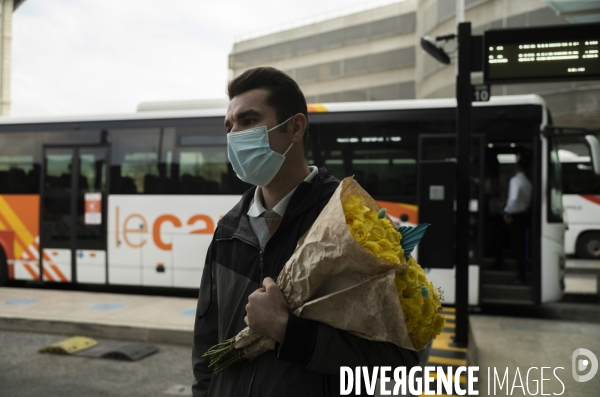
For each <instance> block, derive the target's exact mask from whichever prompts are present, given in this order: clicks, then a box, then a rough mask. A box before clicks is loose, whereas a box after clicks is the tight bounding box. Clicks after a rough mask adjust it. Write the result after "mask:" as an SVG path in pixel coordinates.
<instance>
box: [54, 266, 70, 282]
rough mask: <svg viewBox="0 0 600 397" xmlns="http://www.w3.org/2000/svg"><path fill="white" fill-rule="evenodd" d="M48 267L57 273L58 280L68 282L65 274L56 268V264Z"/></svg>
mask: <svg viewBox="0 0 600 397" xmlns="http://www.w3.org/2000/svg"><path fill="white" fill-rule="evenodd" d="M50 267H51V268H52V270H54V273H56V274H57V275H58V278H60V280H61V281H62V282H63V283H68V282H69V280H68V279H67V278H66V277H65V275H64V274H63V273H62V272H61V271H60V269H59V268H58V266H56V265H50Z"/></svg>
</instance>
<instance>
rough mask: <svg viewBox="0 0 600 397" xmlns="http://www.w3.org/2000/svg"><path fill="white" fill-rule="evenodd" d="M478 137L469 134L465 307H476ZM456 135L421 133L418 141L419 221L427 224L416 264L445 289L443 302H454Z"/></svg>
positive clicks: (479, 195) (479, 192) (479, 241)
mask: <svg viewBox="0 0 600 397" xmlns="http://www.w3.org/2000/svg"><path fill="white" fill-rule="evenodd" d="M482 150H483V139H482V136H481V135H476V134H472V135H471V151H470V156H469V157H470V167H469V174H470V175H469V180H470V189H469V190H470V192H469V230H466V231H465V233H468V234H469V290H470V291H469V303H470V304H473V305H475V304H478V299H479V288H478V285H479V266H478V265H479V263H480V261H481V257H480V255H481V252H482V250H481V246H482V239H481V236H482V233H481V227H482V221H481V219H480V218H481V212H480V211H479V207H480V206H479V203H480V202H481V198H482V194H483V193H482V185H481V183H480V181H481V180H482V171H483V168H482V164H481V157H482ZM455 184H456V137H455V135H454V134H452V135H450V134H421V135H420V137H419V162H418V199H417V202H418V207H419V223H430V224H431V226H430V227H429V229H428V230H427V234H426V238H424V239H423V240H422V241H421V243H419V258H418V260H419V263H420V264H421V266H423V268H425V269H426V271H427V272H428V277H429V279H430V280H431V281H432V282H433V284H434V285H436V286H440V287H441V288H442V290H443V291H444V301H445V302H446V303H450V304H452V303H454V299H455V280H454V274H455V269H454V266H455V263H454V262H455V261H454V252H455V251H454V247H455V239H454V233H455V231H454V222H455V209H456V187H455Z"/></svg>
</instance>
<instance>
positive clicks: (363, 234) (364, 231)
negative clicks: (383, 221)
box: [350, 220, 370, 244]
mask: <svg viewBox="0 0 600 397" xmlns="http://www.w3.org/2000/svg"><path fill="white" fill-rule="evenodd" d="M369 230H370V226H369V225H367V224H366V223H365V222H361V221H359V220H355V221H354V222H352V225H351V226H350V233H352V237H354V239H355V240H356V241H358V242H359V243H361V244H362V243H363V242H364V241H365V240H366V239H367V235H368V234H369Z"/></svg>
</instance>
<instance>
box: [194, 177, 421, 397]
mask: <svg viewBox="0 0 600 397" xmlns="http://www.w3.org/2000/svg"><path fill="white" fill-rule="evenodd" d="M339 183H340V182H339V180H338V179H336V178H335V177H333V176H331V175H330V174H329V172H327V170H325V169H324V168H322V169H321V170H319V173H318V175H317V176H316V177H315V178H314V180H313V181H312V182H311V183H307V182H302V183H301V184H300V185H299V186H298V188H297V189H296V191H295V192H294V194H293V195H292V198H291V200H290V202H289V205H288V207H287V210H286V212H285V216H284V217H283V219H282V221H281V224H280V225H279V227H278V228H277V230H276V231H275V233H273V235H272V236H271V238H270V240H269V241H268V243H267V245H266V246H265V249H264V252H261V250H260V248H259V243H258V239H257V237H256V235H255V234H254V232H253V230H252V228H251V227H250V223H249V220H248V215H247V212H248V208H249V206H250V202H251V201H252V198H253V197H254V190H255V188H252V189H250V190H248V191H247V192H246V193H244V195H243V196H242V199H241V200H240V202H239V203H238V204H236V206H235V207H234V208H233V209H232V210H231V211H229V213H227V215H225V217H224V218H223V219H221V221H220V222H219V223H218V226H217V229H216V231H215V234H214V237H213V241H212V243H211V245H210V248H209V250H208V254H207V258H206V263H205V266H204V272H203V274H202V282H201V285H200V294H199V297H198V308H197V311H196V324H195V327H194V347H193V351H192V365H193V370H194V377H195V381H194V384H193V387H192V389H193V394H194V396H195V397H199V396H216V397H243V396H261V397H280V396H285V397H295V396H298V397H307V396H311V397H318V396H338V395H339V394H340V376H339V373H340V366H349V367H357V366H369V367H372V366H383V365H386V366H391V367H399V366H408V367H411V366H413V365H416V364H417V362H418V357H417V353H416V352H413V351H410V350H405V349H401V348H399V347H397V346H395V345H393V344H391V343H385V342H374V341H369V340H366V339H362V338H359V337H356V336H353V335H350V334H349V333H348V332H346V331H342V330H339V329H336V328H332V327H330V326H328V325H325V324H323V323H318V322H315V321H311V320H306V319H301V318H299V317H296V316H294V315H290V318H289V320H288V325H287V329H286V333H285V340H284V342H283V343H282V344H281V345H279V344H277V346H276V349H275V352H267V353H265V354H263V355H261V356H259V357H258V358H256V359H255V360H253V361H244V362H242V363H239V364H236V365H234V366H232V367H230V368H228V369H227V370H225V371H223V372H221V373H219V374H218V375H214V374H213V370H212V368H208V360H207V359H204V358H202V357H201V356H202V354H203V353H204V352H206V350H208V348H210V347H211V346H213V345H215V344H217V343H219V342H222V341H224V340H226V339H229V338H231V337H233V336H235V335H236V334H237V333H238V332H239V331H241V330H242V329H243V328H245V326H246V325H245V323H244V316H245V315H246V310H245V307H246V304H247V303H248V295H250V294H251V293H252V292H254V291H255V290H256V289H257V288H259V286H260V285H261V284H262V280H263V279H264V278H265V277H271V278H273V279H274V280H276V279H277V276H278V275H279V272H280V271H281V269H282V268H283V265H284V264H285V263H286V262H287V260H288V259H289V258H290V256H291V255H292V253H293V252H294V249H295V248H296V245H297V242H298V240H299V239H300V237H301V236H302V235H303V234H304V233H305V232H306V231H307V230H308V229H309V228H310V226H311V225H312V224H313V222H314V221H315V220H316V218H317V216H318V215H319V214H320V212H321V210H322V209H323V208H324V207H325V205H326V204H327V202H328V201H329V199H330V198H331V196H332V194H333V192H334V191H335V189H336V188H337V186H338V184H339ZM364 390H365V388H364V385H363V387H362V391H363V393H364Z"/></svg>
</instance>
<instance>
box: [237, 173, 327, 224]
mask: <svg viewBox="0 0 600 397" xmlns="http://www.w3.org/2000/svg"><path fill="white" fill-rule="evenodd" d="M308 168H309V169H310V174H308V176H307V177H306V178H304V181H303V182H307V183H311V182H312V180H313V179H315V176H317V174H318V173H319V169H318V168H317V167H315V166H314V165H311V166H309V167H308ZM296 189H298V187H295V188H294V189H293V190H292V191H291V192H289V193H288V194H287V195H286V196H285V197H284V198H282V199H281V201H280V202H279V203H277V205H275V207H273V211H274V212H275V213H277V215H279V216H281V217H283V214H284V213H285V210H286V209H287V206H288V204H289V203H290V200H291V198H292V195H293V194H294V192H295V191H296ZM263 201H264V200H263V193H262V188H261V187H260V186H258V187H257V188H256V190H255V191H254V198H253V199H252V202H251V203H250V209H249V210H248V216H251V217H254V218H257V217H259V216H261V215H262V214H263V213H264V212H265V211H267V210H266V209H265V207H264V205H263Z"/></svg>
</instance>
